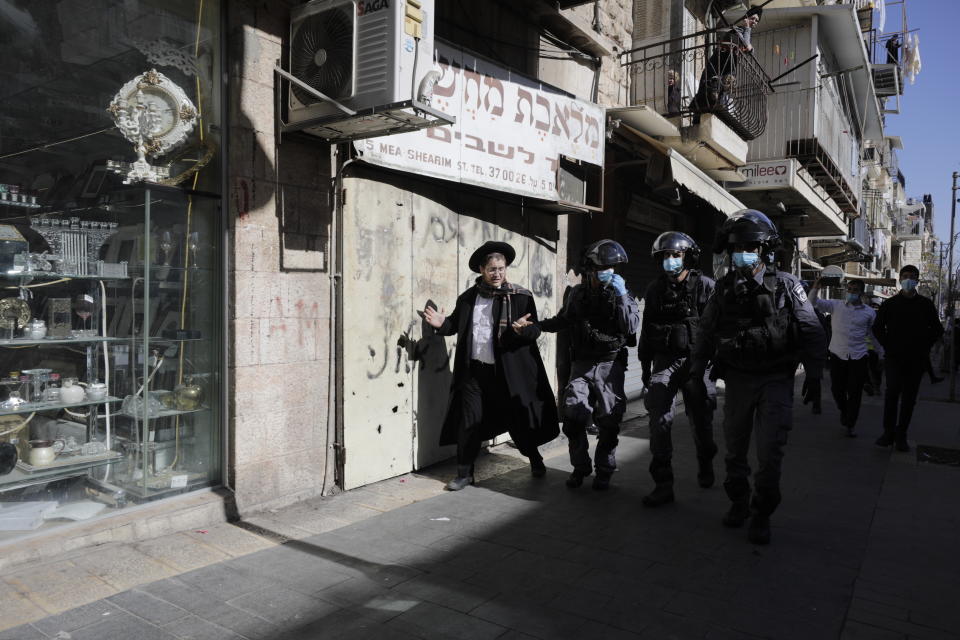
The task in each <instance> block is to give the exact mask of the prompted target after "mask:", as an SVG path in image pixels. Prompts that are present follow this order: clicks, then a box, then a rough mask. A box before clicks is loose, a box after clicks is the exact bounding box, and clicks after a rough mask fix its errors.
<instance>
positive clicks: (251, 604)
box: [227, 587, 341, 629]
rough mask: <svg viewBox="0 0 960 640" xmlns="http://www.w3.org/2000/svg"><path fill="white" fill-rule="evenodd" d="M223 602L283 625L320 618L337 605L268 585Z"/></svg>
mask: <svg viewBox="0 0 960 640" xmlns="http://www.w3.org/2000/svg"><path fill="white" fill-rule="evenodd" d="M227 604H229V605H230V606H232V607H236V608H238V609H243V610H244V611H246V612H248V613H252V614H254V615H256V616H259V617H261V618H264V619H265V620H268V621H270V622H272V623H274V624H276V625H278V626H280V627H282V628H284V629H288V628H291V627H296V626H300V625H301V624H303V623H305V622H310V621H312V620H314V619H316V618H322V617H324V616H327V615H329V614H331V613H333V612H334V611H337V610H338V609H340V608H341V607H338V606H337V605H334V604H331V603H329V602H326V601H324V600H318V599H317V598H312V597H310V596H308V595H304V594H302V593H298V592H296V591H291V590H289V589H284V588H283V587H269V588H266V589H261V590H259V591H254V592H252V593H248V594H246V595H243V596H240V597H237V598H233V599H232V600H230V601H229V602H228V603H227Z"/></svg>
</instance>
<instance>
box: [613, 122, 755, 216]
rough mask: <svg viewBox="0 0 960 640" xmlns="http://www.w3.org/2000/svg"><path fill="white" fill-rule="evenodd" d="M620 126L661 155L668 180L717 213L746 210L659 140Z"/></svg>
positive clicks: (729, 213)
mask: <svg viewBox="0 0 960 640" xmlns="http://www.w3.org/2000/svg"><path fill="white" fill-rule="evenodd" d="M620 126H621V128H623V129H626V130H627V131H629V132H630V133H631V134H632V135H634V136H636V137H638V138H640V139H641V140H643V141H644V142H646V143H647V144H649V145H650V146H651V147H653V148H654V149H656V150H657V151H659V152H660V153H661V154H663V156H664V158H665V160H666V161H667V167H668V169H669V170H670V176H669V178H670V179H671V180H673V182H675V183H677V184H678V185H679V186H681V187H683V188H684V189H686V190H687V191H689V192H690V193H692V194H694V195H695V196H697V197H698V198H701V199H703V200H704V201H706V202H707V203H709V204H710V205H711V206H712V207H714V208H715V209H716V210H717V211H719V212H721V213H723V214H724V215H726V216H730V215H733V214H734V213H736V212H737V211H739V210H741V209H746V208H747V207H746V205H744V204H743V203H742V202H740V201H739V200H738V199H737V198H735V197H734V196H732V195H731V194H730V193H729V192H728V191H727V190H726V189H724V188H723V187H722V186H721V185H720V184H718V183H717V182H716V181H714V180H713V178H711V177H710V176H708V175H707V174H705V173H704V172H703V171H701V170H700V169H698V168H697V167H696V166H694V164H693V163H692V162H690V161H689V160H687V159H686V158H684V157H683V156H682V155H680V153H679V152H677V150H676V149H673V148H672V147H668V146H667V145H665V144H663V143H662V142H660V141H659V140H656V139H654V138H651V137H650V136H648V135H647V134H645V133H643V132H642V131H637V130H636V129H634V128H633V127H631V126H629V125H627V124H622V123H621V125H620Z"/></svg>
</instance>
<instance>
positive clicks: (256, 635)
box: [199, 604, 281, 640]
mask: <svg viewBox="0 0 960 640" xmlns="http://www.w3.org/2000/svg"><path fill="white" fill-rule="evenodd" d="M199 615H202V617H203V618H204V619H205V620H208V621H210V622H212V623H214V624H217V625H219V626H221V627H224V628H226V629H230V630H231V631H233V632H235V633H237V635H241V636H245V637H247V638H250V639H251V640H255V639H256V640H259V639H260V638H263V639H264V640H267V639H269V640H273V639H274V638H279V637H281V636H280V629H279V628H278V627H277V626H276V625H274V624H273V623H272V622H269V621H268V620H265V619H263V618H261V617H260V616H257V615H254V614H252V613H249V612H247V611H243V610H241V609H237V608H236V607H231V606H230V605H227V604H224V605H220V606H218V607H215V608H213V609H211V610H209V611H204V612H203V613H202V614H199Z"/></svg>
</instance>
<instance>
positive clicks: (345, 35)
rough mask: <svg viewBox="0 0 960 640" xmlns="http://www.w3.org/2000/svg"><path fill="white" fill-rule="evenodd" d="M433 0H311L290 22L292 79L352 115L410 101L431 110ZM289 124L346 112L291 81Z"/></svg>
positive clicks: (436, 74) (435, 76)
mask: <svg viewBox="0 0 960 640" xmlns="http://www.w3.org/2000/svg"><path fill="white" fill-rule="evenodd" d="M433 8H434V0H313V1H312V2H308V3H306V4H303V5H300V6H297V7H294V8H293V9H292V10H291V19H290V59H289V62H290V67H289V68H290V73H291V74H292V75H293V76H295V77H296V78H297V79H299V80H301V81H303V82H304V83H306V84H307V85H309V86H311V87H313V88H314V89H316V90H317V91H319V92H321V93H323V94H324V95H326V96H328V97H329V98H332V99H333V100H335V101H336V102H338V103H340V104H341V105H343V106H345V107H347V108H349V109H352V110H354V111H358V112H359V111H363V110H364V109H376V108H378V107H383V106H385V105H391V104H396V103H400V102H405V101H409V100H418V101H420V102H423V103H426V104H429V97H430V93H431V92H432V89H433V83H435V82H436V80H437V79H438V78H439V72H438V71H437V70H435V69H434V64H433ZM288 105H289V110H288V122H290V123H297V122H304V121H307V120H314V119H317V118H323V117H325V116H335V115H337V114H340V113H341V111H342V110H341V109H340V108H339V107H338V106H336V105H335V104H333V103H331V102H329V101H324V100H322V99H320V98H318V97H317V96H316V95H313V94H311V93H310V92H309V91H307V90H306V89H304V88H303V87H301V86H298V85H297V84H296V83H292V82H291V83H290V92H289V101H288Z"/></svg>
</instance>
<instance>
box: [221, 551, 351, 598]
mask: <svg viewBox="0 0 960 640" xmlns="http://www.w3.org/2000/svg"><path fill="white" fill-rule="evenodd" d="M226 565H227V566H229V567H231V568H233V569H235V570H236V571H238V572H240V573H242V574H244V575H249V576H257V577H259V578H263V579H269V580H271V581H273V582H275V583H278V584H282V585H286V586H287V587H289V588H291V589H294V590H296V591H299V592H300V593H305V594H307V595H311V594H313V593H316V592H318V591H322V590H323V589H326V588H328V587H330V586H332V585H335V584H338V583H340V582H343V581H344V580H349V579H350V578H351V577H353V576H356V575H360V572H358V571H356V570H354V569H352V568H349V567H344V566H342V565H338V564H336V563H334V562H331V561H330V560H327V559H326V558H319V557H317V556H315V555H312V554H309V553H305V552H302V551H299V550H296V549H290V548H287V546H286V545H284V547H280V548H277V549H270V550H269V551H266V552H257V553H253V554H250V555H248V556H244V557H243V558H238V559H236V560H232V561H230V562H228V563H226Z"/></svg>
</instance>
